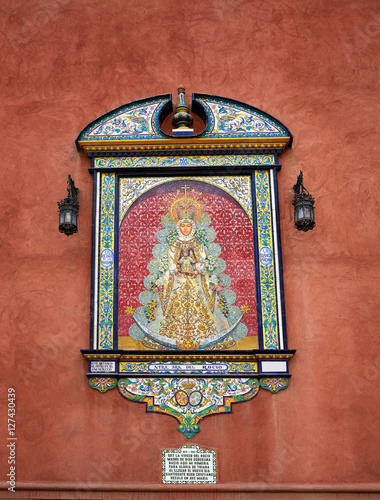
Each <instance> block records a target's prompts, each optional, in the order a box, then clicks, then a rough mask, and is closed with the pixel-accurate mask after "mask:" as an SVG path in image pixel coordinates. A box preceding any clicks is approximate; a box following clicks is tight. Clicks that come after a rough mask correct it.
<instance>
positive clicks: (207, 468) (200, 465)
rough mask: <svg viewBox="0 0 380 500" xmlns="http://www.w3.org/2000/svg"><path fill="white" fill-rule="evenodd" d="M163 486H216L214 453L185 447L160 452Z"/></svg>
mask: <svg viewBox="0 0 380 500" xmlns="http://www.w3.org/2000/svg"><path fill="white" fill-rule="evenodd" d="M162 482H163V483H164V484H216V451H214V450H201V449H200V448H199V446H196V445H193V446H190V445H185V446H182V448H179V449H177V450H162Z"/></svg>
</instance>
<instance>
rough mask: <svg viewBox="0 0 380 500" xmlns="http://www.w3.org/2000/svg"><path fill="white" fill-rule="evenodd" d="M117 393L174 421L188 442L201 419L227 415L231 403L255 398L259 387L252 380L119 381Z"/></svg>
mask: <svg viewBox="0 0 380 500" xmlns="http://www.w3.org/2000/svg"><path fill="white" fill-rule="evenodd" d="M118 389H119V391H120V394H121V395H122V396H124V397H125V398H126V399H129V400H131V401H137V402H144V403H146V409H147V411H148V412H157V413H165V414H166V415H171V416H172V417H174V418H176V419H177V420H178V422H179V424H180V425H179V426H178V430H179V432H182V433H183V434H184V436H185V437H186V438H188V439H190V438H192V437H193V436H194V435H195V434H197V433H198V432H199V430H200V429H199V425H198V422H199V421H200V420H202V418H204V417H207V416H209V415H212V414H218V413H230V412H231V411H232V409H231V405H232V404H233V403H240V402H243V401H248V400H250V399H252V398H254V397H255V396H256V395H257V393H258V391H259V389H260V385H259V381H258V379H255V378H247V379H227V378H191V379H183V378H156V379H153V378H152V379H147V378H133V379H129V378H122V379H120V380H119V383H118Z"/></svg>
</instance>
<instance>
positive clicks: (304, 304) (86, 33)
mask: <svg viewBox="0 0 380 500" xmlns="http://www.w3.org/2000/svg"><path fill="white" fill-rule="evenodd" d="M0 12H1V16H0V23H1V29H0V33H1V35H0V36H1V48H0V58H1V68H2V71H1V73H0V82H1V83H0V84H1V95H2V100H1V101H2V104H1V107H0V113H1V116H2V118H1V120H2V123H3V127H2V139H1V144H2V155H1V164H2V166H1V179H2V182H1V187H2V189H1V206H2V209H1V213H2V224H1V232H0V248H1V260H0V266H1V270H0V276H1V283H2V285H1V289H2V293H1V306H0V311H1V312H0V314H1V340H0V342H1V374H2V384H1V388H0V407H1V408H3V410H2V412H1V415H0V429H1V432H0V435H1V443H0V470H1V471H2V477H1V481H2V482H3V486H4V490H3V491H2V492H1V493H0V496H1V495H3V496H1V497H2V498H3V497H8V496H9V498H16V497H17V498H21V497H26V496H31V497H35V498H44V497H46V498H53V497H54V498H55V497H62V498H82V497H83V498H86V497H88V498H117V497H118V498H137V497H138V498H148V497H149V498H150V497H152V498H153V497H158V498H167V497H168V490H167V489H165V488H164V487H163V486H162V484H161V476H160V452H161V449H163V448H178V447H180V446H182V445H184V444H189V442H188V441H187V440H185V438H184V437H183V435H182V434H180V433H179V432H177V430H176V427H177V423H176V421H175V420H174V419H171V418H169V417H167V416H163V415H157V414H146V413H145V408H144V405H141V404H137V403H132V402H127V401H125V400H123V399H122V398H121V397H120V395H119V394H118V393H116V391H110V392H108V393H106V394H103V395H101V394H100V393H99V392H97V391H95V390H92V389H90V387H89V386H88V384H87V379H86V377H85V372H86V364H85V362H84V361H83V359H82V356H81V354H80V352H79V350H80V349H81V348H87V346H88V338H89V308H90V265H91V221H92V176H91V175H90V174H89V173H88V171H87V169H88V167H89V165H90V162H89V159H88V158H87V157H86V156H84V155H83V154H79V153H78V152H77V151H76V149H75V145H74V140H75V138H76V136H77V134H78V133H79V131H80V130H81V129H82V128H83V127H84V126H85V125H87V124H88V123H89V122H90V121H92V120H93V119H95V118H96V117H97V116H99V115H101V114H103V113H105V112H107V111H109V110H111V109H113V108H115V107H117V106H120V105H122V104H124V103H127V102H129V101H131V100H135V99H139V98H144V97H146V96H150V95H155V94H161V93H166V92H172V93H173V94H174V95H175V94H176V88H177V85H178V84H179V83H183V84H184V85H185V86H186V88H187V97H188V100H189V99H190V94H191V92H204V93H210V94H216V95H220V96H225V97H230V98H234V99H237V100H240V101H244V102H247V103H249V104H251V105H254V106H256V107H258V108H260V109H262V110H264V111H266V112H268V113H270V114H272V115H273V116H275V117H276V118H278V119H279V120H281V121H282V122H283V123H284V124H285V125H286V126H287V127H289V129H290V130H291V131H292V133H293V135H294V143H293V148H292V150H289V151H287V152H286V153H284V154H283V155H282V157H281V160H282V164H283V168H282V170H281V172H280V173H279V175H278V180H279V197H280V210H281V231H282V242H283V264H284V281H285V300H286V315H287V328H288V341H289V347H290V348H296V349H297V354H296V356H295V358H294V359H293V360H292V362H291V371H292V373H293V376H292V379H291V383H290V386H289V388H288V389H287V390H286V391H282V392H280V393H278V394H277V395H272V394H271V393H269V392H266V391H262V392H261V393H260V394H259V396H258V397H257V398H256V399H254V400H252V401H251V402H248V403H244V404H241V405H235V407H234V410H233V414H232V415H228V414H227V415H219V416H211V417H208V418H206V419H205V420H204V421H203V422H202V424H201V432H200V433H199V435H198V436H197V437H195V438H194V439H193V440H192V442H193V443H194V444H198V445H200V446H202V447H205V448H209V449H215V450H217V456H218V474H219V485H218V488H217V489H216V490H213V489H212V488H209V490H210V495H211V491H225V493H220V497H221V498H239V499H240V498H247V496H254V495H256V496H257V498H279V496H276V495H280V496H281V498H296V497H298V495H300V497H301V496H302V498H306V497H307V498H309V497H311V496H312V491H313V490H315V491H318V492H319V493H318V495H320V496H318V495H317V494H316V496H315V498H317V497H318V498H322V496H323V497H326V498H327V497H329V498H338V497H339V498H359V497H360V498H374V497H375V496H376V493H372V494H370V492H376V491H377V492H379V491H380V487H379V461H378V451H379V441H378V437H379V416H378V415H379V413H378V410H379V391H378V386H379V382H380V354H379V353H378V352H379V351H378V338H379V310H378V299H377V295H378V293H377V292H378V288H379V285H378V278H379V264H378V254H379V251H378V248H379V232H378V227H377V226H378V224H377V217H378V212H377V206H378V195H377V193H378V180H379V177H378V171H377V168H378V165H377V163H378V154H379V146H378V145H379V140H378V121H379V120H378V108H377V104H378V96H379V83H378V82H379V77H378V71H377V62H378V53H379V41H380V8H379V3H378V2H377V1H376V0H362V1H361V2H357V1H353V0H335V1H333V2H331V1H328V0H310V1H308V2H304V1H303V0H293V1H292V2H279V1H275V0H266V1H265V2H259V1H256V0H251V1H249V0H243V1H239V0H222V1H215V0H209V1H207V2H204V1H201V0H193V1H191V2H190V1H178V0H176V1H175V0H165V1H163V0H148V1H145V2H143V1H136V0H124V1H122V0H108V1H104V0H103V1H100V0H93V1H91V2H90V1H88V0H81V1H79V2H77V1H73V0H42V1H39V2H38V1H34V0H29V1H27V2H26V1H24V0H3V1H2V2H1V5H0ZM300 169H303V171H304V180H305V185H306V187H307V188H308V189H309V190H310V192H311V193H312V194H313V196H314V197H315V198H316V218H317V219H316V220H317V226H316V228H315V230H313V231H311V232H308V233H306V234H304V233H300V232H298V231H296V230H295V229H294V228H293V222H292V217H293V214H292V210H293V207H292V205H291V200H292V195H293V193H292V186H293V184H294V183H295V181H296V176H297V174H298V173H299V170H300ZM69 172H70V173H71V175H72V177H73V178H74V179H75V182H76V184H77V186H78V187H79V189H80V217H79V233H78V234H77V235H74V236H71V237H69V238H67V237H66V236H65V235H63V234H60V233H59V232H58V227H57V226H58V216H57V205H56V202H57V201H58V200H60V199H61V198H63V197H64V196H65V194H66V180H67V174H68V173H69ZM8 387H12V388H15V390H16V409H17V412H16V436H17V447H16V454H17V478H16V479H17V482H18V486H17V485H16V491H17V494H16V495H15V494H13V493H11V492H9V493H8V492H7V491H6V487H7V485H6V484H5V481H6V479H7V478H6V473H7V472H8V470H9V469H8V467H9V466H8V464H7V457H8V449H7V447H6V445H7V439H6V438H7V435H6V428H7V421H6V418H7V415H6V405H7V388H8ZM109 483H110V484H111V486H109ZM91 484H93V485H95V486H97V487H98V490H104V491H105V490H107V491H108V493H107V494H106V493H104V495H103V493H101V491H98V492H96V491H92V490H93V486H91ZM107 485H108V486H107ZM275 485H280V486H275ZM289 485H290V486H289ZM313 485H315V486H313ZM344 485H346V486H344ZM65 488H66V490H67V491H66V493H62V492H61V493H60V492H59V490H63V489H65ZM78 488H85V489H86V491H87V493H82V492H80V491H79V490H78ZM107 488H108V489H107ZM123 488H124V490H126V489H128V488H129V489H132V490H133V489H134V490H135V491H139V492H140V493H136V494H135V493H131V492H129V493H127V492H125V493H118V494H117V493H112V489H116V490H123ZM144 488H145V489H146V495H144V494H143V493H142V492H143V490H144ZM276 488H277V489H276ZM344 488H345V489H346V490H347V491H346V492H344ZM52 490H58V492H57V491H55V492H50V491H52ZM194 490H195V491H198V490H199V488H198V490H197V487H195V488H194ZM205 490H207V488H206V489H205ZM209 490H207V491H209ZM258 490H265V491H267V492H268V493H267V494H265V495H264V493H259V492H258ZM156 491H161V492H162V493H161V494H160V495H158V493H155V492H156ZM274 491H279V492H280V493H274ZM289 491H290V493H289ZM354 491H356V492H357V494H355V495H351V494H349V493H348V492H354ZM239 492H240V493H239ZM281 492H282V493H281ZM297 492H298V493H297ZM301 492H303V493H301ZM308 492H309V493H308ZM329 492H330V493H329ZM339 492H340V493H339ZM360 492H362V494H361V493H360ZM365 492H367V493H365ZM88 495H89V496H88ZM118 495H119V496H118ZM139 495H140V496H139ZM195 495H196V494H195V493H188V495H185V493H181V494H180V493H178V495H177V496H176V498H177V497H178V498H192V499H194V498H198V494H197V496H195ZM203 497H204V498H206V495H204V496H203ZM313 497H314V496H313ZM173 498H174V496H173ZM210 498H211V497H210Z"/></svg>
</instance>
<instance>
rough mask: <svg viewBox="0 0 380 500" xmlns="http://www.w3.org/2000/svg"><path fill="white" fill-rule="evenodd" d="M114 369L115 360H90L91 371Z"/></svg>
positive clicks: (111, 370)
mask: <svg viewBox="0 0 380 500" xmlns="http://www.w3.org/2000/svg"><path fill="white" fill-rule="evenodd" d="M115 371H116V363H115V361H90V372H91V373H114V372H115Z"/></svg>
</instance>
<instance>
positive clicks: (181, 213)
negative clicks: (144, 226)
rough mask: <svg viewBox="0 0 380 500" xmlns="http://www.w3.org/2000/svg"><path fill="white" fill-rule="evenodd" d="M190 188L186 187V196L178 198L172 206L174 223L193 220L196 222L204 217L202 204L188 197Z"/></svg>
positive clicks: (171, 213) (171, 212)
mask: <svg viewBox="0 0 380 500" xmlns="http://www.w3.org/2000/svg"><path fill="white" fill-rule="evenodd" d="M187 189H188V186H186V184H185V186H184V190H185V194H184V195H183V196H180V197H179V198H177V199H176V200H175V201H174V202H173V203H172V204H171V206H170V215H171V217H172V219H173V220H174V222H178V221H179V220H182V219H191V220H193V221H194V222H196V221H197V220H198V219H199V218H200V217H201V215H202V204H201V203H200V202H199V201H197V200H196V199H194V198H191V197H189V196H187Z"/></svg>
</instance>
